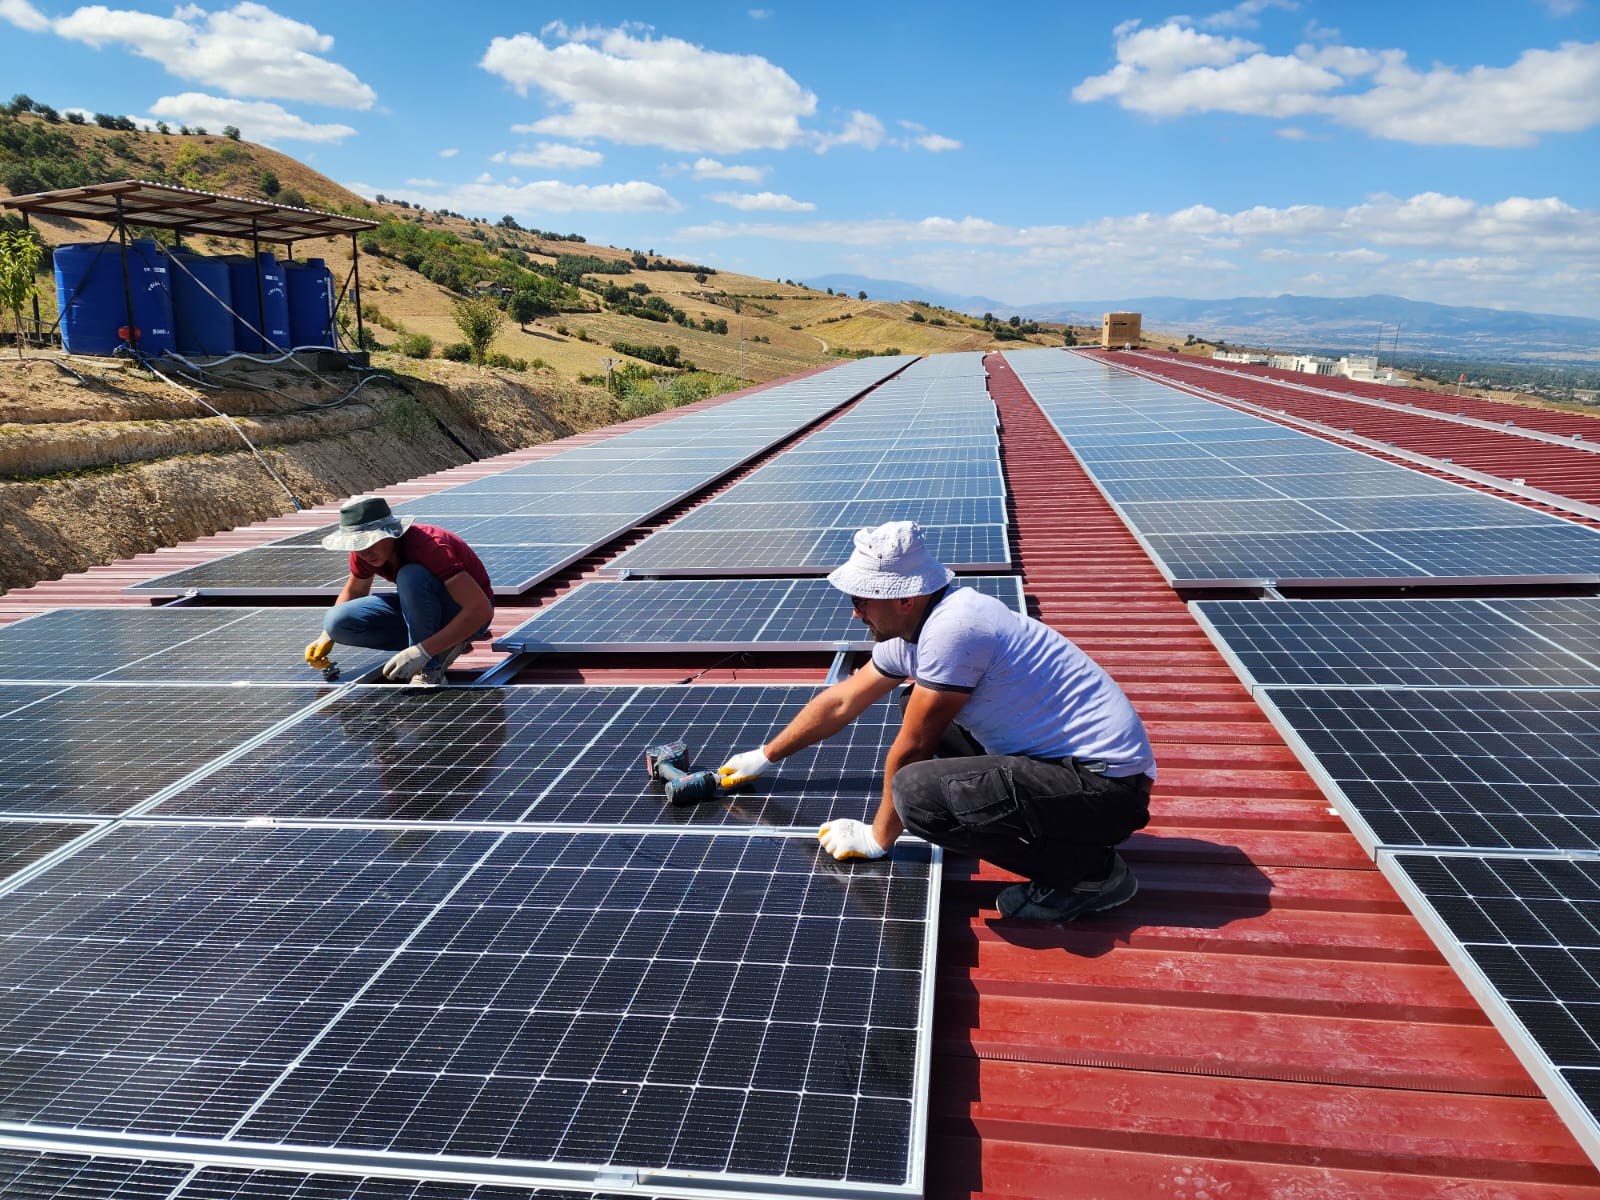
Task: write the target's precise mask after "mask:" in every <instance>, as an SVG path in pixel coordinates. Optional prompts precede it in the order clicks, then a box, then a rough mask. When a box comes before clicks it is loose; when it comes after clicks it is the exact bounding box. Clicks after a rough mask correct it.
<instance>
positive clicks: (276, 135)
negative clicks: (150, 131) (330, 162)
mask: <svg viewBox="0 0 1600 1200" xmlns="http://www.w3.org/2000/svg"><path fill="white" fill-rule="evenodd" d="M150 112H151V114H152V115H153V116H157V117H160V118H162V119H163V120H166V121H176V122H177V123H178V124H180V125H202V126H204V127H205V128H207V129H209V130H211V132H213V133H218V132H220V131H221V129H222V127H223V126H224V125H237V126H238V127H239V130H240V132H241V133H243V135H244V136H245V138H246V139H247V140H249V141H252V142H262V143H264V144H266V145H269V146H272V145H276V144H277V143H278V142H285V141H296V142H339V141H343V140H344V139H345V138H347V137H350V136H351V135H352V134H354V133H355V130H354V129H352V128H351V127H350V126H348V125H313V124H311V123H310V122H309V121H307V120H305V119H304V118H302V117H297V116H295V114H294V113H291V112H288V111H286V110H285V109H284V108H283V106H282V105H279V104H273V103H271V102H270V101H266V100H230V99H227V98H225V97H221V96H207V95H205V94H204V93H201V92H181V93H179V94H178V95H176V96H163V97H161V99H159V100H157V101H156V102H155V103H154V104H152V105H151V106H150Z"/></svg>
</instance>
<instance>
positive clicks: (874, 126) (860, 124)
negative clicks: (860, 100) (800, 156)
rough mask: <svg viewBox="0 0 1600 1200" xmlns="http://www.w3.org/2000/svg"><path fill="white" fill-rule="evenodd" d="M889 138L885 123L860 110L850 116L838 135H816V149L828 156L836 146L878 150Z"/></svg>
mask: <svg viewBox="0 0 1600 1200" xmlns="http://www.w3.org/2000/svg"><path fill="white" fill-rule="evenodd" d="M887 136H888V131H887V130H885V129H884V127H883V122H882V121H880V120H878V118H877V117H875V116H873V115H872V114H871V113H864V112H861V111H859V110H857V111H856V112H853V113H851V114H850V119H849V121H847V122H845V127H844V128H843V129H841V130H840V131H839V132H838V133H819V134H816V135H814V141H815V147H816V151H817V153H818V154H826V153H827V152H828V151H829V150H832V149H833V148H834V147H835V146H860V147H861V148H862V149H863V150H876V149H877V148H878V147H879V146H880V145H882V144H883V139H884V138H885V137H887Z"/></svg>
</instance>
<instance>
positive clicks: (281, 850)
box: [0, 612, 938, 1196]
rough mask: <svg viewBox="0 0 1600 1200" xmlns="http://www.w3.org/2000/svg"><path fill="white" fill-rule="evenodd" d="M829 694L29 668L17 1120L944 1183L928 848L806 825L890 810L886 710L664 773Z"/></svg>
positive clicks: (320, 1153) (519, 1166) (599, 1166)
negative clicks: (696, 797) (767, 762)
mask: <svg viewBox="0 0 1600 1200" xmlns="http://www.w3.org/2000/svg"><path fill="white" fill-rule="evenodd" d="M108 615H109V614H108ZM121 615H122V614H117V616H119V617H120V616H121ZM137 615H138V616H140V617H145V618H155V619H156V620H158V621H161V622H163V623H166V624H175V623H174V622H170V621H167V618H169V617H173V616H181V617H186V616H188V615H189V614H180V613H170V612H149V613H140V614H137ZM206 615H208V616H209V615H213V614H206ZM270 615H271V616H274V617H276V616H279V615H281V614H270ZM183 623H184V624H186V625H188V624H190V622H187V621H184V622H183ZM26 624H27V623H24V625H26ZM238 624H239V625H240V626H241V628H240V629H238V630H236V632H237V633H239V634H241V635H246V634H248V636H249V638H250V641H251V644H258V642H257V639H258V638H259V636H260V634H261V627H260V621H259V619H258V617H257V616H245V617H242V618H240V619H239V621H238ZM188 633H189V634H191V635H192V634H193V630H192V628H191V629H190V630H189V631H188ZM204 636H205V635H200V638H193V639H192V640H201V638H203V637H204ZM4 637H5V631H0V642H3V641H4ZM191 644H192V641H191ZM151 645H152V639H150V638H148V637H146V638H144V639H143V641H142V642H141V641H140V639H138V638H135V639H133V642H132V643H131V644H129V645H128V647H127V650H128V652H129V653H130V654H133V655H135V656H136V659H141V658H144V657H145V656H146V655H147V654H148V653H149V652H150V651H151ZM212 648H213V649H215V646H213V647H212ZM155 653H157V655H158V656H159V654H160V653H161V651H159V650H157V651H156V652H155ZM96 665H100V666H106V667H109V666H111V665H112V663H111V662H110V661H109V658H108V657H103V658H102V661H101V662H100V663H99V664H96ZM129 665H132V664H129ZM815 692H816V689H815V688H804V687H779V688H770V687H737V686H727V687H713V688H691V687H677V688H584V687H558V688H526V687H524V688H508V689H491V688H457V689H449V690H445V691H438V692H422V693H419V692H417V691H416V690H415V689H408V688H392V687H390V688H373V687H364V686H347V687H343V688H316V687H310V686H304V685H298V686H297V685H260V686H254V687H248V688H239V687H234V686H228V685H204V684H193V683H167V684H153V683H150V682H148V681H145V682H137V683H104V682H100V683H94V682H89V683H76V684H62V683H56V684H48V685H47V684H5V685H0V864H3V865H4V867H5V869H6V870H8V871H9V872H10V874H9V877H8V878H7V879H6V880H5V882H4V883H3V884H0V994H3V996H4V1001H3V1003H0V1106H3V1109H4V1112H5V1115H6V1119H7V1124H6V1125H5V1126H4V1133H5V1134H6V1135H7V1136H8V1137H9V1138H10V1139H11V1143H12V1145H16V1144H17V1141H18V1140H22V1141H30V1139H31V1144H32V1145H33V1148H34V1149H35V1150H38V1149H39V1148H41V1147H48V1146H51V1145H54V1144H55V1143H53V1142H52V1137H53V1136H54V1134H55V1132H56V1131H60V1130H76V1131H80V1133H81V1134H83V1135H91V1134H92V1135H93V1136H94V1138H95V1139H96V1140H97V1141H98V1143H99V1144H101V1145H102V1146H108V1147H110V1148H112V1149H113V1150H116V1151H120V1153H121V1154H122V1155H124V1156H125V1157H129V1156H131V1157H137V1156H138V1155H139V1154H140V1153H141V1152H142V1151H143V1152H150V1153H154V1154H158V1155H161V1156H171V1155H173V1154H174V1153H175V1152H182V1151H188V1152H189V1153H191V1154H194V1155H196V1156H198V1159H199V1160H201V1161H206V1160H209V1161H213V1162H214V1161H217V1160H219V1159H221V1160H226V1159H228V1158H230V1157H235V1158H236V1157H238V1156H240V1155H243V1154H246V1153H248V1155H249V1157H250V1158H251V1159H252V1160H254V1161H255V1162H256V1164H257V1165H258V1166H261V1165H265V1164H271V1163H274V1162H277V1163H279V1164H280V1165H282V1166H288V1165H289V1163H291V1162H292V1161H294V1159H295V1157H296V1156H300V1161H304V1156H306V1155H311V1156H315V1157H316V1159H317V1161H318V1162H320V1163H326V1164H329V1165H332V1166H334V1167H335V1168H336V1169H339V1170H344V1171H357V1172H359V1171H361V1170H362V1169H368V1170H372V1171H381V1172H389V1173H399V1174H406V1173H414V1174H417V1175H421V1176H426V1177H428V1178H429V1179H430V1180H434V1181H441V1180H442V1181H444V1183H440V1184H439V1185H438V1186H441V1187H443V1186H445V1185H446V1184H447V1183H448V1181H450V1180H451V1179H468V1178H471V1179H481V1178H482V1177H483V1174H484V1172H485V1171H486V1170H488V1171H489V1172H490V1173H492V1174H493V1175H494V1177H495V1178H497V1179H498V1180H500V1181H501V1182H502V1183H503V1184H504V1185H506V1186H510V1185H511V1184H514V1183H515V1184H519V1185H533V1184H539V1183H542V1184H545V1185H551V1184H559V1183H561V1182H563V1181H564V1180H573V1179H578V1180H589V1181H594V1180H597V1179H602V1180H603V1179H610V1180H612V1181H613V1182H614V1183H615V1184H616V1186H618V1187H621V1186H625V1185H626V1186H628V1187H631V1188H635V1189H647V1188H648V1187H649V1186H651V1185H652V1184H653V1185H654V1186H656V1187H661V1188H667V1189H671V1188H674V1187H676V1188H684V1187H691V1188H695V1189H706V1188H710V1189H712V1191H714V1192H716V1193H717V1194H723V1195H744V1194H753V1193H760V1194H765V1195H773V1194H801V1195H812V1194H815V1193H816V1190H817V1189H818V1188H822V1187H838V1186H847V1187H848V1188H849V1189H850V1190H851V1192H852V1194H860V1195H873V1194H883V1195H889V1194H916V1193H918V1192H919V1191H920V1186H921V1159H922V1137H923V1134H922V1130H923V1127H924V1123H925V1103H926V1098H925V1097H926V1067H927V1062H928V1056H929V1053H930V1049H929V1039H930V1038H931V1029H930V1027H929V1023H928V1014H929V1011H930V1009H931V983H932V972H931V969H930V966H931V956H932V952H933V942H932V937H931V931H932V929H933V928H934V922H935V918H936V896H937V878H938V856H937V853H936V852H934V851H932V850H931V849H930V848H928V847H926V846H919V845H916V844H911V843H908V844H907V845H906V846H905V847H903V848H902V849H901V850H900V851H897V853H896V855H895V856H894V859H893V861H891V862H886V863H880V864H869V865H864V866H852V865H848V864H839V863H835V862H834V860H832V859H831V858H829V857H828V856H827V855H826V853H825V852H823V851H821V849H820V848H819V847H818V845H817V843H816V840H815V837H814V836H813V831H814V829H815V826H816V824H817V823H819V822H820V821H822V820H823V819H825V818H827V817H828V816H830V815H833V816H837V815H854V816H858V817H864V816H866V815H867V814H868V813H869V812H870V810H871V809H872V808H873V807H874V806H875V804H876V800H877V796H878V795H879V793H880V791H881V787H882V779H881V763H882V759H883V756H884V754H885V753H886V750H887V747H888V744H889V741H890V740H891V738H892V736H893V731H894V727H895V725H896V723H897V722H896V719H895V718H896V714H895V712H894V709H893V706H892V705H889V704H881V705H878V706H877V707H876V709H875V710H874V711H872V712H870V713H869V714H867V716H866V717H865V719H863V720H860V721H858V722H856V724H855V725H854V726H853V727H852V732H851V736H850V737H849V738H848V739H843V740H839V741H836V742H835V743H832V744H830V745H828V746H826V747H821V748H818V749H817V750H816V751H814V752H811V753H808V754H803V755H797V756H794V757H793V758H791V759H789V760H786V761H785V763H783V764H781V765H780V768H779V769H778V770H776V771H774V772H773V773H772V775H771V777H770V778H764V779H763V781H762V783H761V785H760V787H759V788H758V789H754V790H752V791H750V792H735V793H729V794H728V796H727V798H726V799H725V800H723V801H720V802H717V803H712V804H706V805H701V806H698V807H693V808H676V807H672V806H670V805H667V804H666V803H664V800H663V795H662V791H661V787H660V785H659V784H653V783H651V782H649V781H648V779H647V778H646V775H645V773H644V771H643V769H642V753H643V750H644V749H645V748H646V747H648V746H651V745H654V744H656V743H658V742H659V741H662V740H666V739H671V738H684V739H686V740H688V741H689V742H690V744H691V745H693V746H695V747H696V748H697V749H699V750H702V751H703V752H704V753H705V754H706V755H708V756H709V757H710V758H716V757H717V756H719V755H724V754H726V753H728V752H729V751H731V750H734V749H736V748H740V747H742V746H744V745H745V744H746V743H747V742H748V740H749V739H750V738H751V737H755V736H759V734H758V732H757V731H758V730H759V731H762V732H764V731H766V730H767V729H769V728H771V727H774V726H776V725H779V724H781V723H783V722H784V721H786V720H787V719H788V718H789V717H791V716H793V715H794V713H796V712H797V711H798V710H799V708H800V707H801V706H802V705H803V704H804V703H805V701H806V700H808V699H809V698H810V697H811V696H813V695H814V694H815ZM175 1147H176V1150H175ZM29 1161H30V1162H31V1163H32V1164H33V1168H36V1169H38V1170H40V1171H44V1172H46V1173H48V1172H49V1171H53V1170H56V1169H58V1167H59V1165H60V1164H59V1162H58V1160H57V1159H56V1158H55V1157H54V1156H45V1158H43V1159H40V1160H29ZM30 1169H32V1168H30ZM330 1186H331V1185H330ZM396 1186H399V1185H398V1184H397V1185H396ZM408 1186H409V1185H408ZM26 1194H28V1195H30V1196H32V1195H43V1194H48V1193H35V1192H28V1193H26ZM69 1194H70V1193H69ZM175 1194H178V1195H184V1196H188V1195H190V1193H189V1192H186V1191H185V1192H177V1193H175ZM222 1194H226V1193H225V1192H224V1193H222ZM427 1194H429V1195H433V1194H435V1193H433V1192H429V1193H427ZM437 1194H441V1195H443V1194H448V1193H447V1192H439V1193H437ZM630 1194H634V1193H633V1192H630Z"/></svg>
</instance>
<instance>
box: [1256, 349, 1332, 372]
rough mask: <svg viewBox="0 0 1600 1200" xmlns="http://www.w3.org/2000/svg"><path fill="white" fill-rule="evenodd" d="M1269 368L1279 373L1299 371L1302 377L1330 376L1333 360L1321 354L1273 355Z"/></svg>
mask: <svg viewBox="0 0 1600 1200" xmlns="http://www.w3.org/2000/svg"><path fill="white" fill-rule="evenodd" d="M1270 365H1271V366H1274V367H1276V368H1277V369H1278V370H1280V371H1299V372H1300V373H1301V374H1302V375H1332V374H1333V373H1334V370H1333V365H1334V364H1333V359H1331V358H1326V357H1324V356H1323V355H1321V354H1274V355H1273V356H1272V362H1271V364H1270Z"/></svg>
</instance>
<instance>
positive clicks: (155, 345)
mask: <svg viewBox="0 0 1600 1200" xmlns="http://www.w3.org/2000/svg"><path fill="white" fill-rule="evenodd" d="M122 262H123V249H122V247H121V245H119V244H118V243H116V242H84V243H74V244H69V245H65V246H57V247H56V251H55V268H56V305H57V307H58V309H59V310H60V313H61V344H62V345H63V346H65V347H66V349H67V353H69V354H110V353H112V352H113V351H115V350H116V348H117V347H118V346H120V345H122V344H123V342H125V341H128V340H129V333H128V332H126V331H127V330H128V300H129V298H130V296H131V298H132V300H133V329H135V330H137V331H138V342H139V349H140V350H142V351H143V352H144V353H145V354H148V355H151V356H152V357H156V356H159V355H162V354H165V353H166V352H167V351H168V350H171V349H172V348H173V338H172V295H171V293H170V292H169V291H168V287H169V281H170V275H169V272H168V270H167V256H166V253H165V252H164V251H163V250H162V249H161V247H160V246H158V245H157V244H156V243H155V242H154V241H152V240H151V239H149V238H139V239H136V240H134V241H132V242H130V243H128V248H127V262H128V273H127V277H126V286H124V277H123V272H122Z"/></svg>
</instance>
